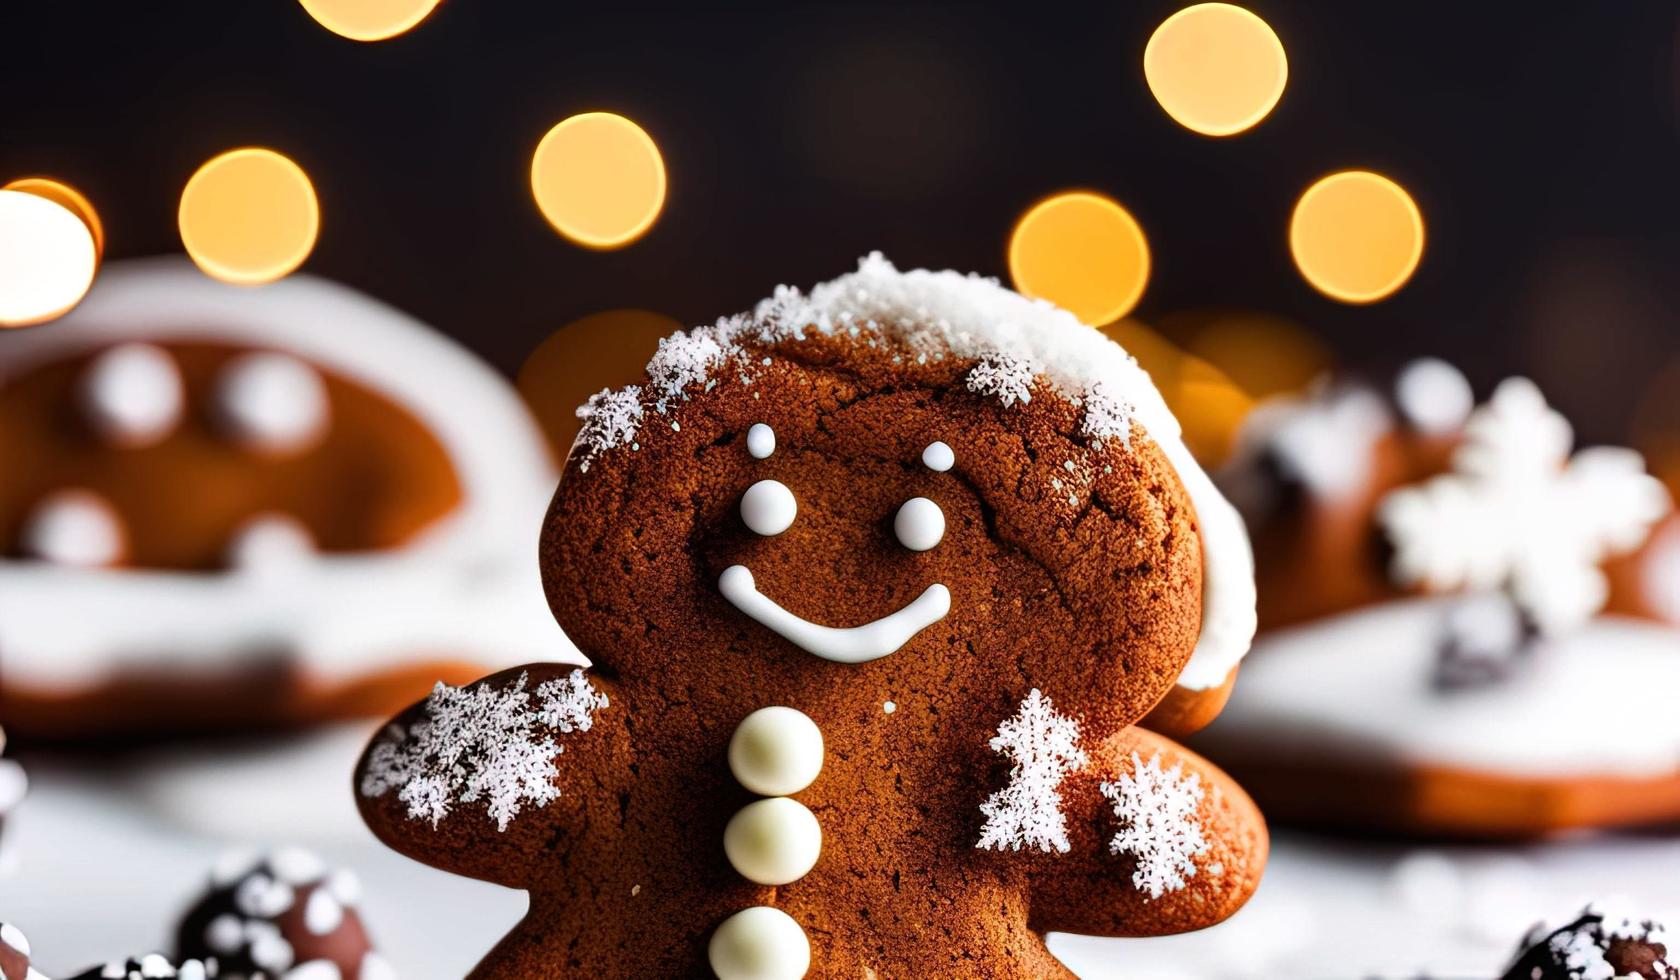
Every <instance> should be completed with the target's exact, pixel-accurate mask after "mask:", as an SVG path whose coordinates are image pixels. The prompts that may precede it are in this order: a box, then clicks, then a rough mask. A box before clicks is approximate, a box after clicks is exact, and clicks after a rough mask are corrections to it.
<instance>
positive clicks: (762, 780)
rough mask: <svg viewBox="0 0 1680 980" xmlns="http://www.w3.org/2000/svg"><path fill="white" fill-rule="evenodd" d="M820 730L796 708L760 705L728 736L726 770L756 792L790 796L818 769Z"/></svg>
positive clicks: (812, 778)
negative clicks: (762, 706) (760, 706)
mask: <svg viewBox="0 0 1680 980" xmlns="http://www.w3.org/2000/svg"><path fill="white" fill-rule="evenodd" d="M822 764H823V737H822V730H821V729H819V728H818V727H817V723H816V722H814V721H812V720H811V718H810V716H809V715H807V714H805V712H803V711H800V710H798V709H797V708H784V707H781V706H780V705H777V706H774V707H769V708H760V709H758V710H757V711H754V712H753V713H752V714H750V715H748V716H746V717H745V718H743V719H741V723H740V724H739V725H737V726H735V734H734V735H732V736H730V738H729V771H730V772H732V773H734V774H735V778H736V779H737V780H739V781H740V783H741V785H742V786H745V787H746V788H747V789H750V790H752V791H753V792H754V793H757V794H759V795H760V796H791V795H793V794H794V793H797V792H799V791H800V790H802V789H804V788H805V787H807V786H809V785H811V783H812V782H813V781H814V780H815V779H816V778H817V773H819V772H822Z"/></svg>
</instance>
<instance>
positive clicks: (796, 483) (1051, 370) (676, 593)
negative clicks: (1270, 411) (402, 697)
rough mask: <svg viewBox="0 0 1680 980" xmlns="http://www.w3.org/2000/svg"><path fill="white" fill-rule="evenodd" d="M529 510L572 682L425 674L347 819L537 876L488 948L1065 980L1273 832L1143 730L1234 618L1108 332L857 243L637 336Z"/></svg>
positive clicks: (1235, 598) (570, 960) (633, 959)
mask: <svg viewBox="0 0 1680 980" xmlns="http://www.w3.org/2000/svg"><path fill="white" fill-rule="evenodd" d="M584 417H585V426H584V430H583V432H582V434H581V435H580V436H579V440H578V443H577V444H576V446H575V447H574V448H573V451H572V454H571V458H570V460H569V461H568V464H567V471H566V475H565V478H564V479H563V481H562V483H561V487H560V490H559V492H558V493H557V495H556V497H555V500H554V503H553V506H552V508H551V510H550V513H549V518H548V524H547V529H546V532H545V534H544V536H543V547H542V561H543V569H544V575H545V581H546V583H547V585H548V589H549V597H550V601H551V603H552V605H553V607H554V610H555V615H556V617H557V618H558V619H559V620H560V622H561V623H562V624H563V625H564V626H565V627H566V628H567V631H568V633H569V635H572V636H573V637H574V638H575V639H577V640H578V642H579V646H580V648H582V649H583V650H584V651H586V652H587V653H588V654H590V655H591V656H592V658H593V659H594V660H595V667H594V669H593V670H592V671H589V672H585V671H583V670H575V671H572V672H569V673H568V672H566V671H564V670H562V669H559V668H554V667H533V668H530V669H528V670H521V671H510V672H505V673H503V674H500V675H496V676H494V677H491V678H488V679H486V680H484V681H481V682H479V683H477V684H475V685H472V686H470V687H467V688H464V689H455V688H448V687H440V688H439V689H438V691H436V692H435V693H434V694H433V695H432V697H431V698H430V699H428V700H427V701H426V702H423V703H421V704H419V705H416V706H415V707H414V708H413V709H411V710H410V711H409V712H407V713H405V714H404V715H402V716H400V717H399V718H398V719H397V720H396V722H395V723H394V724H393V726H392V727H391V728H390V729H389V730H388V731H387V732H386V733H385V734H384V735H383V736H381V737H380V738H379V739H377V740H376V741H375V743H374V744H373V745H372V747H371V748H370V750H369V753H368V755H367V756H366V758H365V759H364V761H363V765H362V767H361V770H360V773H359V790H360V796H361V804H362V807H363V812H364V815H365V817H366V819H367V820H368V822H369V825H370V826H371V827H373V828H374V830H375V832H376V833H377V834H379V835H380V836H381V837H382V838H383V839H385V840H386V841H387V842H389V843H391V844H392V845H393V846H395V847H397V848H398V849H399V850H402V851H404V852H405V853H408V854H411V855H413V856H416V857H418V858H420V859H421V860H424V861H426V862H428V863H431V864H434V865H437V866H439V867H442V868H446V869H449V870H453V871H457V872H461V873H465V874H469V875H474V876H477V877H483V878H488V879H490V880H493V881H498V882H501V883H504V884H508V885H512V886H514V887H520V888H525V889H528V890H529V891H530V892H531V893H532V909H531V913H530V914H529V915H528V916H527V918H526V919H525V921H524V922H523V923H522V924H521V925H520V927H519V928H518V929H516V930H515V931H514V932H513V933H512V934H511V935H510V936H508V937H507V938H506V939H505V940H504V941H503V942H502V943H501V944H500V945H499V946H498V947H497V948H496V949H495V950H494V951H493V952H491V953H490V955H489V956H488V957H487V958H486V959H485V961H484V962H483V963H482V964H481V965H480V967H479V969H478V970H477V971H476V973H475V975H477V976H484V977H516V976H517V977H535V976H562V975H568V974H573V973H575V974H588V975H598V976H691V975H705V974H707V973H708V972H710V973H715V974H716V975H718V976H722V977H726V978H734V977H797V976H801V975H804V974H805V973H806V972H807V971H809V972H810V973H811V974H813V975H824V976H880V977H888V976H931V975H949V974H952V973H965V974H971V975H987V976H1000V977H1001V976H1047V975H1051V976H1053V975H1068V974H1067V971H1066V970H1065V968H1063V967H1062V966H1060V964H1058V963H1057V962H1056V961H1055V959H1054V958H1053V957H1052V956H1051V955H1050V954H1049V953H1048V952H1047V951H1046V949H1045V947H1044V945H1043V938H1042V937H1043V934H1044V933H1045V932H1047V931H1050V930H1065V931H1076V932H1086V933H1095V934H1102V935H1117V936H1128V935H1130V936H1140V935H1155V934H1162V933H1171V932H1180V931H1185V930H1191V929H1196V928H1199V927H1202V926H1206V925H1209V924H1212V923H1214V922H1217V921H1219V920H1220V919H1223V918H1224V917H1226V916H1227V915H1229V914H1230V913H1232V912H1233V911H1235V910H1236V909H1237V908H1238V907H1239V906H1241V904H1242V903H1243V902H1244V901H1245V900H1246V899H1247V897H1248V895H1249V894H1250V893H1251V892H1252V890H1253V888H1254V886H1255V884H1256V883H1257V881H1258V877H1259V874H1260V871H1261V868H1262V866H1263V863H1264V860H1265V854H1266V833H1265V828H1264V824H1263V823H1262V821H1261V819H1260V816H1259V814H1258V812H1257V811H1256V810H1255V809H1254V807H1253V806H1252V804H1251V803H1250V802H1249V801H1248V799H1247V797H1246V796H1245V795H1244V794H1243V792H1242V790H1241V789H1239V788H1238V787H1237V786H1236V784H1234V783H1233V782H1231V781H1230V780H1229V779H1228V778H1227V777H1226V776H1224V774H1222V773H1221V772H1219V771H1218V770H1217V769H1215V768H1213V767H1212V766H1210V765H1209V764H1207V763H1206V762H1204V761H1203V760H1202V759H1200V758H1199V757H1197V756H1196V755H1194V754H1192V753H1190V752H1188V751H1185V750H1184V749H1182V748H1180V747H1179V746H1177V745H1175V744H1174V743H1172V742H1171V741H1170V740H1168V739H1166V738H1164V737H1162V736H1160V735H1157V734H1154V733H1151V732H1149V731H1146V730H1144V729H1141V728H1138V727H1135V726H1134V725H1133V723H1134V722H1136V721H1137V720H1138V719H1140V718H1141V717H1143V716H1144V715H1145V714H1146V713H1147V712H1148V711H1149V710H1150V709H1151V708H1152V707H1154V706H1155V705H1156V704H1157V703H1158V702H1159V701H1160V700H1161V699H1162V698H1163V697H1164V696H1166V695H1167V693H1168V692H1169V691H1170V690H1171V689H1172V688H1173V686H1174V685H1175V683H1177V682H1178V681H1180V679H1181V678H1182V677H1185V676H1187V675H1189V676H1192V677H1193V678H1194V679H1195V680H1198V681H1201V680H1204V679H1205V680H1206V681H1208V682H1209V684H1210V686H1217V685H1218V684H1220V683H1221V682H1222V681H1223V680H1224V679H1225V678H1226V677H1227V676H1228V675H1229V673H1230V672H1231V670H1232V669H1233V668H1234V666H1235V664H1236V661H1237V660H1238V658H1240V657H1241V655H1242V653H1243V652H1244V650H1245V649H1246V647H1247V644H1248V633H1249V630H1250V629H1251V625H1252V591H1251V589H1252V585H1251V582H1250V581H1249V558H1248V554H1247V545H1246V541H1245V540H1244V538H1243V537H1242V534H1241V529H1240V527H1239V526H1238V525H1236V524H1235V522H1234V520H1228V519H1229V518H1231V514H1230V512H1229V510H1228V507H1227V505H1226V504H1225V502H1224V501H1223V500H1222V499H1221V498H1220V497H1219V496H1218V495H1217V493H1216V492H1215V491H1214V490H1213V489H1212V486H1211V484H1210V483H1209V482H1208V481H1207V480H1206V479H1205V477H1203V476H1202V474H1201V473H1200V472H1199V470H1197V469H1196V467H1195V463H1194V462H1193V461H1191V460H1190V459H1189V457H1188V454H1187V453H1185V452H1184V450H1183V447H1182V444H1181V443H1180V442H1179V440H1178V433H1177V427H1176V424H1175V422H1174V420H1173V419H1172V417H1171V415H1170V414H1168V413H1167V411H1166V410H1165V407H1164V406H1163V405H1162V404H1161V402H1160V399H1159V395H1158V394H1157V393H1156V392H1155V390H1154V389H1153V387H1152V386H1151V385H1150V384H1149V382H1148V379H1147V377H1146V376H1144V375H1143V374H1142V372H1141V371H1139V370H1138V369H1137V367H1136V365H1135V364H1134V363H1132V362H1131V361H1130V359H1129V358H1127V357H1126V355H1125V353H1124V352H1123V351H1122V350H1120V349H1119V348H1118V347H1117V346H1115V345H1113V344H1112V343H1111V342H1109V341H1107V340H1105V339H1104V338H1103V337H1102V336H1101V335H1100V334H1098V333H1096V332H1095V331H1092V330H1090V329H1089V328H1087V327H1085V326H1084V325H1082V324H1080V323H1079V322H1077V321H1076V320H1075V319H1074V318H1073V317H1072V316H1071V315H1069V314H1066V313H1064V312H1061V311H1059V310H1056V309H1055V308H1053V307H1050V306H1048V305H1046V304H1042V303H1033V302H1030V301H1027V300H1025V299H1023V298H1021V297H1019V296H1017V295H1015V294H1013V293H1011V292H1008V291H1007V290H1005V289H1003V288H1001V287H1000V286H998V285H997V284H996V283H995V282H993V281H990V280H984V279H979V278H976V277H964V276H961V275H958V274H956V273H948V272H947V273H931V272H925V271H915V272H906V273H901V272H899V271H898V270H896V269H894V268H893V267H892V266H891V265H890V264H888V263H887V262H886V261H885V260H884V259H882V258H880V257H879V256H873V257H871V258H869V259H866V260H865V261H864V262H863V263H862V264H861V266H860V269H859V271H858V272H856V273H855V274H853V275H849V276H845V277H842V278H841V279H838V280H836V281H834V282H832V283H827V284H824V285H821V286H818V287H817V288H816V289H815V290H813V291H812V293H811V294H810V295H809V296H806V295H804V294H801V293H799V292H798V291H795V290H788V289H782V290H779V291H778V292H777V294H776V295H775V296H774V297H773V298H771V299H770V300H766V301H765V302H763V303H762V304H760V305H759V306H758V308H757V309H755V310H754V311H753V312H752V313H750V314H746V315H743V316H740V317H734V318H729V319H726V320H723V321H720V322H719V323H718V324H717V325H715V326H712V327H704V328H699V329H696V330H694V331H691V332H689V333H687V334H681V335H677V336H674V337H672V338H670V339H668V340H666V341H665V342H664V343H662V344H661V346H660V350H659V352H658V354H657V355H656V356H655V358H654V360H653V362H652V363H651V364H650V365H649V369H648V377H647V379H646V381H645V383H644V384H643V385H641V386H637V387H632V388H628V389H623V390H619V391H609V392H603V393H602V394H600V395H598V396H596V397H595V398H593V399H591V401H590V403H589V405H588V406H587V407H586V408H585V410H584Z"/></svg>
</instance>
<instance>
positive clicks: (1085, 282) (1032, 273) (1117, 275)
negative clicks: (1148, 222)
mask: <svg viewBox="0 0 1680 980" xmlns="http://www.w3.org/2000/svg"><path fill="white" fill-rule="evenodd" d="M1009 275H1010V277H1011V278H1012V279H1013V280H1014V281H1015V288H1016V289H1017V290H1019V291H1020V292H1022V293H1024V294H1026V295H1028V296H1032V297H1034V298H1037V299H1045V300H1049V301H1050V302H1052V303H1055V304H1056V305H1057V306H1060V307H1062V308H1063V309H1066V310H1069V311H1071V312H1072V313H1073V314H1074V315H1075V316H1077V317H1079V319H1081V320H1083V321H1084V322H1086V323H1089V324H1091V325H1092V326H1097V327H1100V326H1104V325H1106V324H1109V323H1113V322H1114V321H1115V320H1118V319H1120V318H1121V317H1123V316H1125V315H1126V314H1127V313H1130V312H1131V310H1132V307H1134V306H1136V305H1137V302H1138V300H1139V299H1140V298H1142V296H1143V289H1144V286H1146V285H1148V283H1149V242H1148V241H1147V240H1146V239H1145V238H1144V236H1143V229H1142V228H1141V227H1139V226H1138V223H1137V219H1135V218H1133V217H1132V216H1131V214H1130V213H1129V212H1128V211H1127V210H1126V209H1125V208H1123V207H1121V206H1120V205H1119V204H1117V203H1116V202H1114V201H1113V200H1111V199H1109V198H1107V197H1104V196H1103V195H1101V194H1095V193H1092V192H1090V191H1069V192H1067V193H1063V194H1057V195H1055V196H1053V197H1050V198H1047V199H1045V200H1043V201H1040V202H1039V203H1037V204H1035V205H1033V206H1032V207H1031V208H1030V209H1028V211H1027V213H1026V214H1024V215H1022V216H1021V219H1020V220H1019V221H1017V222H1016V223H1015V231H1014V232H1013V233H1012V234H1011V235H1010V236H1009Z"/></svg>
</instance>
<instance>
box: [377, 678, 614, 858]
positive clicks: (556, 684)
mask: <svg viewBox="0 0 1680 980" xmlns="http://www.w3.org/2000/svg"><path fill="white" fill-rule="evenodd" d="M525 681H526V675H525V674H520V675H519V679H518V680H516V681H514V682H513V683H512V684H509V685H506V686H504V687H500V688H497V687H494V686H492V685H489V684H480V685H478V686H476V687H451V686H449V685H448V684H444V683H442V682H439V683H438V685H437V687H435V688H433V690H432V693H431V696H430V697H428V698H427V699H426V703H425V706H424V708H423V710H422V713H423V715H424V717H422V718H421V719H420V720H418V721H416V722H414V724H412V725H410V726H409V727H408V729H407V730H406V731H405V730H404V729H403V728H401V727H400V726H396V725H393V726H391V728H390V729H388V730H387V734H386V737H385V738H384V739H382V740H381V741H380V742H379V743H378V744H377V745H375V746H374V748H373V752H372V754H371V755H370V756H369V759H368V768H367V772H366V773H365V774H364V775H363V777H362V785H361V792H362V795H363V796H368V797H378V796H384V795H385V794H386V793H387V792H389V791H390V790H392V789H396V790H397V791H398V792H397V798H398V799H399V800H401V801H402V802H404V803H406V804H408V816H409V818H410V819H420V818H425V819H427V820H430V821H431V822H432V826H433V827H436V826H437V825H438V824H439V823H440V822H441V821H442V820H443V818H444V817H446V816H448V815H449V813H450V811H451V810H452V809H453V808H454V805H455V804H456V803H475V802H478V801H480V800H483V801H484V803H485V808H486V810H487V811H488V812H489V815H490V817H491V819H493V820H495V821H496V829H497V830H507V828H508V824H509V823H510V822H511V821H512V820H513V818H514V817H516V816H518V815H519V811H520V809H521V807H522V806H523V805H524V804H526V803H530V804H532V805H534V806H538V807H541V806H545V805H547V804H548V803H549V802H550V801H552V800H554V799H555V798H556V797H558V796H559V795H560V790H559V788H558V787H556V786H555V785H554V777H555V776H556V775H558V774H559V771H558V770H557V769H556V768H555V767H554V757H555V756H556V755H558V754H560V752H561V751H563V747H562V746H560V745H558V744H556V743H555V741H554V739H553V737H552V734H553V733H559V734H566V733H569V732H573V731H584V732H586V731H589V729H590V726H591V725H593V724H594V713H595V712H596V711H599V710H601V709H602V708H605V707H606V706H607V696H606V695H605V694H601V693H600V692H598V691H596V690H595V687H594V685H592V684H590V683H589V679H588V678H587V677H586V676H584V673H583V671H582V670H574V671H572V672H571V674H570V675H568V676H567V677H565V678H561V679H556V680H550V681H544V682H543V683H542V684H539V685H538V686H537V688H536V690H534V691H527V690H526V689H525ZM533 699H534V701H533Z"/></svg>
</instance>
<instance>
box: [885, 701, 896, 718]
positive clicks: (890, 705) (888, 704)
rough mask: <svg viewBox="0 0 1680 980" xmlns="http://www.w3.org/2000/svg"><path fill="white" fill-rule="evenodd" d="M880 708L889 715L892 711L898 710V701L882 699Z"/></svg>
mask: <svg viewBox="0 0 1680 980" xmlns="http://www.w3.org/2000/svg"><path fill="white" fill-rule="evenodd" d="M881 710H882V711H883V712H885V713H886V714H889V715H890V714H892V713H893V712H895V711H897V710H898V702H897V701H883V702H881Z"/></svg>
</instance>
